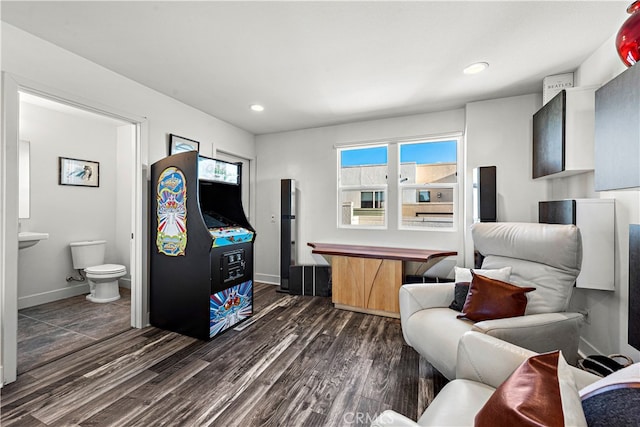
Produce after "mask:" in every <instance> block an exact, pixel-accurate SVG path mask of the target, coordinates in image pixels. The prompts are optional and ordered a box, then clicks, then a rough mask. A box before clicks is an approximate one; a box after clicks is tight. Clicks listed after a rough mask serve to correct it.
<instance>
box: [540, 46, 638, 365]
mask: <svg viewBox="0 0 640 427" xmlns="http://www.w3.org/2000/svg"><path fill="white" fill-rule="evenodd" d="M614 40H615V38H614V37H611V38H610V39H609V40H607V42H605V43H604V44H603V45H602V47H601V48H600V49H598V50H597V51H596V52H594V53H593V54H592V55H591V56H590V57H589V58H588V59H587V60H586V61H585V62H584V63H583V64H582V65H581V66H580V67H579V68H578V70H577V71H576V73H575V83H576V86H590V85H600V84H605V83H607V82H608V81H609V80H611V79H612V78H614V77H615V76H617V75H618V74H620V73H621V72H623V71H624V70H626V67H625V66H624V64H623V63H622V61H621V60H620V59H619V58H618V55H617V53H616V50H615V43H614ZM638 162H639V165H640V159H638ZM551 184H552V187H551V192H550V198H549V199H550V200H557V199H563V198H580V197H595V198H613V199H615V200H616V207H615V212H616V213H615V251H616V253H615V291H613V292H610V291H598V290H590V289H577V288H576V289H575V290H574V294H573V298H572V300H571V308H572V309H577V310H584V309H587V310H588V311H589V321H590V324H586V325H584V326H583V327H582V330H581V343H580V350H581V351H582V352H583V353H585V354H611V353H623V354H627V355H630V356H632V357H633V358H634V360H636V361H638V360H640V352H639V351H638V350H636V349H634V348H633V347H631V346H630V345H628V343H627V341H628V340H627V322H628V310H629V224H639V223H640V191H639V190H638V189H632V190H625V191H604V192H599V193H596V192H595V191H594V173H593V172H589V173H585V174H581V175H577V176H573V177H567V178H561V179H555V180H552V181H551Z"/></svg>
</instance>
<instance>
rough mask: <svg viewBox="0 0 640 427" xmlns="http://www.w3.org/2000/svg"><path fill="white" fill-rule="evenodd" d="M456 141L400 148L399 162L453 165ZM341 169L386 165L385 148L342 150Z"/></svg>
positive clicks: (409, 145) (425, 143)
mask: <svg viewBox="0 0 640 427" xmlns="http://www.w3.org/2000/svg"><path fill="white" fill-rule="evenodd" d="M456 159H457V148H456V141H438V142H422V143H416V144H403V145H401V146H400V162H401V163H410V162H415V163H417V164H419V165H424V164H433V163H455V162H456ZM340 164H341V166H342V167H348V166H364V165H369V166H370V165H386V164H387V147H371V148H356V149H351V150H342V152H341V156H340Z"/></svg>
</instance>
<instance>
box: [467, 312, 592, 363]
mask: <svg viewBox="0 0 640 427" xmlns="http://www.w3.org/2000/svg"><path fill="white" fill-rule="evenodd" d="M582 319H583V316H582V314H580V313H542V314H530V315H526V316H519V317H511V318H507V319H496V320H485V321H483V322H478V323H476V324H474V325H473V329H472V330H473V331H477V332H482V333H484V334H487V335H491V336H493V337H496V338H499V339H501V340H504V341H507V342H510V343H512V344H515V345H517V346H520V347H524V348H526V349H529V350H532V351H535V352H537V353H545V352H548V351H553V350H562V354H563V356H564V358H565V359H566V361H567V362H568V363H569V364H571V365H574V366H575V364H576V362H577V360H578V340H579V338H580V325H581V323H582Z"/></svg>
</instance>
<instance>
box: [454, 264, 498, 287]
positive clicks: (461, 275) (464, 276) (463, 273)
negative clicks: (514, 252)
mask: <svg viewBox="0 0 640 427" xmlns="http://www.w3.org/2000/svg"><path fill="white" fill-rule="evenodd" d="M454 271H455V280H454V282H456V283H459V282H471V269H470V268H464V267H457V266H456V267H454ZM473 271H474V272H475V273H476V274H480V275H482V276H484V277H489V278H491V279H498V280H502V281H503V282H508V281H509V279H510V278H511V266H508V267H501V268H490V269H478V268H474V269H473Z"/></svg>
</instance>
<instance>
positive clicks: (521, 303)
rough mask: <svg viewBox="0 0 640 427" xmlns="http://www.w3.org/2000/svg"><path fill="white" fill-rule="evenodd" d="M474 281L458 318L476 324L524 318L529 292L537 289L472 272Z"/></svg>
mask: <svg viewBox="0 0 640 427" xmlns="http://www.w3.org/2000/svg"><path fill="white" fill-rule="evenodd" d="M471 274H472V276H473V279H472V280H471V286H470V287H469V293H468V294H467V299H466V301H465V303H464V307H463V308H462V313H461V314H459V315H458V318H467V319H469V320H473V321H474V322H480V321H483V320H492V319H504V318H507V317H516V316H522V315H523V314H524V312H525V309H526V308H527V296H526V293H527V292H531V291H533V290H535V288H521V287H520V286H515V285H512V284H509V283H507V282H503V281H501V280H496V279H490V278H488V277H485V276H481V275H479V274H476V273H475V272H474V271H472V272H471Z"/></svg>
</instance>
